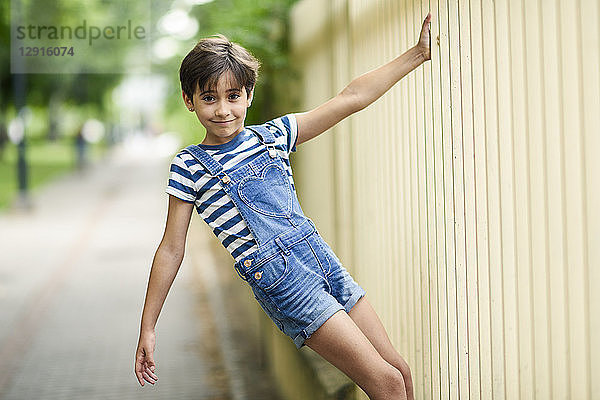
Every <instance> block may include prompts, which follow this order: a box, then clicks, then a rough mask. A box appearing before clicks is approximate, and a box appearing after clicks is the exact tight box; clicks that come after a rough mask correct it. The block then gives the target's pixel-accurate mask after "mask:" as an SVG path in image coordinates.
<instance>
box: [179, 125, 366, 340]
mask: <svg viewBox="0 0 600 400" xmlns="http://www.w3.org/2000/svg"><path fill="white" fill-rule="evenodd" d="M246 129H249V130H250V131H252V132H254V133H255V134H256V135H257V136H258V139H259V140H260V142H261V143H262V145H263V146H264V148H263V150H262V151H261V152H260V154H259V155H258V156H257V157H256V158H254V159H253V160H252V161H250V162H249V163H248V164H246V165H244V166H242V167H239V168H237V169H234V170H232V171H227V173H226V172H225V171H224V169H223V166H222V165H221V164H220V163H219V162H218V161H217V160H215V159H214V158H212V157H211V156H210V155H209V154H208V153H206V152H205V151H204V150H203V149H202V148H200V147H199V146H196V145H191V146H188V147H186V149H185V150H186V151H187V152H189V153H190V154H191V155H192V156H194V158H196V159H197V160H198V162H199V163H200V164H201V165H202V166H203V167H204V168H205V169H206V170H207V171H208V173H209V174H210V175H211V176H213V177H216V178H218V179H219V180H220V184H221V186H222V188H223V190H225V192H226V193H227V194H228V195H229V197H230V198H231V200H232V201H233V203H234V204H235V206H236V207H237V209H238V211H239V213H240V214H241V216H242V218H243V219H244V221H245V222H246V224H247V226H248V228H249V229H250V231H251V232H252V235H253V237H254V239H255V240H256V242H257V244H258V249H257V250H255V251H254V252H253V253H251V254H248V255H246V256H245V257H243V258H242V259H240V260H238V261H237V262H236V263H235V264H234V268H235V269H236V271H237V272H238V274H239V276H240V277H241V278H242V279H244V280H245V281H246V282H247V283H248V284H249V286H250V288H251V289H252V292H253V293H254V297H255V298H256V300H257V301H258V303H259V304H260V306H261V308H262V309H263V310H264V311H265V313H266V314H267V315H268V316H269V318H270V319H271V320H272V321H273V322H274V323H275V325H277V327H278V328H279V330H281V331H282V332H283V333H284V334H285V335H287V336H289V337H290V338H291V339H292V340H293V341H294V343H295V345H296V347H297V348H298V349H299V348H301V347H302V346H304V341H305V340H306V339H307V338H309V337H310V335H312V333H313V332H315V331H316V330H317V329H318V328H319V327H320V326H321V325H322V324H323V323H324V322H325V321H327V319H329V318H330V317H331V316H332V315H333V314H334V313H335V312H337V311H339V310H345V311H346V312H349V311H350V309H351V308H352V307H353V306H354V305H355V304H356V302H357V301H358V300H359V299H360V298H361V297H362V296H364V295H365V290H364V289H363V288H362V287H361V286H359V285H358V284H357V283H356V282H355V281H354V279H353V278H352V276H351V275H350V274H349V273H348V271H347V270H346V268H344V266H343V265H342V263H341V262H340V260H339V259H338V257H337V256H336V255H335V254H334V252H333V250H332V249H331V247H330V246H329V245H328V244H327V243H326V242H325V240H323V238H322V237H321V235H320V234H319V232H318V231H317V228H316V226H315V224H314V223H313V221H312V220H311V219H310V218H308V217H306V216H305V215H304V213H303V212H302V209H301V208H300V203H299V202H298V198H297V197H296V195H295V192H294V191H293V189H292V184H291V182H290V180H289V178H288V174H287V172H286V168H285V164H284V162H283V160H282V159H281V158H280V156H279V155H278V153H277V151H276V150H275V147H274V143H275V137H274V136H273V133H272V132H271V131H269V129H268V128H267V127H266V126H264V125H253V126H252V127H246ZM270 129H276V128H274V127H271V128H270Z"/></svg>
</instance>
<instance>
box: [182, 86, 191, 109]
mask: <svg viewBox="0 0 600 400" xmlns="http://www.w3.org/2000/svg"><path fill="white" fill-rule="evenodd" d="M181 96H182V97H183V102H184V103H185V106H186V107H187V108H188V110H189V109H190V108H192V109H193V108H194V102H193V101H192V100H191V99H190V98H189V97H188V95H187V94H185V92H184V91H183V90H182V91H181Z"/></svg>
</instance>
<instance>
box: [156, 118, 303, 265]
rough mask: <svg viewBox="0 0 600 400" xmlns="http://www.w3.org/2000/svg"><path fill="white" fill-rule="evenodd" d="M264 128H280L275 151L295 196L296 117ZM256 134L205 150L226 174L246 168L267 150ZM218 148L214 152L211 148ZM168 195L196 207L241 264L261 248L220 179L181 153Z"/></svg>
mask: <svg viewBox="0 0 600 400" xmlns="http://www.w3.org/2000/svg"><path fill="white" fill-rule="evenodd" d="M264 125H266V126H268V127H270V126H274V127H276V128H277V130H276V131H275V132H273V134H274V135H275V149H276V151H277V152H278V154H279V155H280V156H281V158H282V159H283V161H284V164H285V168H286V170H287V173H288V178H289V180H290V184H291V185H292V188H293V190H294V192H295V191H296V188H295V185H294V179H293V177H292V167H291V165H290V160H289V155H290V153H291V152H293V151H296V140H297V137H298V134H297V124H296V117H295V115H294V114H287V115H284V116H283V117H279V118H276V119H274V120H271V121H268V122H266V123H265V124H264ZM263 146H264V145H263V144H262V143H260V141H259V140H258V138H257V137H256V134H254V133H253V132H251V131H249V130H248V129H245V130H244V131H242V132H240V133H239V134H238V135H237V136H236V137H235V138H233V139H232V140H231V141H230V142H228V143H225V144H223V145H218V148H216V147H215V146H205V145H201V147H202V148H203V149H204V150H205V151H206V152H207V153H208V154H209V155H211V156H212V157H213V158H214V159H215V160H217V161H218V162H219V163H221V165H223V168H224V169H225V171H232V170H235V169H237V168H239V167H242V166H244V165H246V164H247V163H248V162H250V161H251V160H253V159H254V158H255V157H256V156H258V155H259V153H260V152H261V150H262V149H263ZM211 147H214V148H211ZM165 191H166V193H168V194H170V195H173V196H175V197H177V198H179V199H181V200H183V201H187V202H189V203H194V205H195V207H196V210H197V212H198V214H200V216H201V217H202V219H203V220H204V221H205V222H206V223H207V224H208V225H209V226H210V227H211V228H212V231H213V233H214V234H215V236H217V238H218V239H219V241H221V243H222V244H223V246H224V247H225V248H226V249H227V250H228V251H229V253H230V254H231V255H232V256H233V258H234V259H235V261H238V260H240V259H242V258H243V257H245V256H246V255H248V254H250V253H252V252H253V251H255V250H256V249H257V248H258V245H257V243H256V240H255V239H254V238H253V237H252V233H251V232H250V230H249V229H248V226H247V225H246V222H245V221H244V220H243V219H242V216H241V215H240V213H239V211H238V210H237V208H236V207H235V205H234V203H233V201H232V200H231V198H230V197H229V195H228V194H227V193H226V192H225V191H224V190H223V189H222V188H221V185H220V182H219V180H218V179H217V178H213V177H211V176H210V175H208V173H207V172H206V170H205V169H204V168H203V167H202V166H201V165H200V164H199V163H198V161H197V160H196V159H195V158H194V157H192V156H191V155H190V154H189V153H187V152H184V151H180V152H179V153H177V155H175V157H174V158H173V161H172V162H171V167H170V174H169V181H168V184H167V187H166V190H165Z"/></svg>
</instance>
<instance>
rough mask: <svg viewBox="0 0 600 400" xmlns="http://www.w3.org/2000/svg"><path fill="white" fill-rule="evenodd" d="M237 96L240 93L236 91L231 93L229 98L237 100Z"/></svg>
mask: <svg viewBox="0 0 600 400" xmlns="http://www.w3.org/2000/svg"><path fill="white" fill-rule="evenodd" d="M239 97H240V95H239V94H237V93H232V94H231V95H229V98H230V99H231V100H237V99H238V98H239Z"/></svg>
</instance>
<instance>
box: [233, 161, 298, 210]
mask: <svg viewBox="0 0 600 400" xmlns="http://www.w3.org/2000/svg"><path fill="white" fill-rule="evenodd" d="M238 195H239V196H240V199H242V201H243V202H244V203H245V204H246V205H247V206H248V207H249V208H251V209H253V210H254V211H256V212H259V213H261V214H265V215H268V216H271V217H289V216H290V215H291V213H292V190H291V188H290V182H289V179H288V176H287V172H286V171H285V169H284V168H282V167H281V166H279V165H278V164H273V163H272V164H268V165H267V166H266V167H265V168H264V169H263V170H262V172H261V173H259V174H258V175H251V176H247V177H245V178H244V179H242V180H241V182H240V184H239V186H238Z"/></svg>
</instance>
